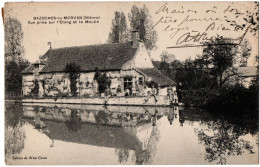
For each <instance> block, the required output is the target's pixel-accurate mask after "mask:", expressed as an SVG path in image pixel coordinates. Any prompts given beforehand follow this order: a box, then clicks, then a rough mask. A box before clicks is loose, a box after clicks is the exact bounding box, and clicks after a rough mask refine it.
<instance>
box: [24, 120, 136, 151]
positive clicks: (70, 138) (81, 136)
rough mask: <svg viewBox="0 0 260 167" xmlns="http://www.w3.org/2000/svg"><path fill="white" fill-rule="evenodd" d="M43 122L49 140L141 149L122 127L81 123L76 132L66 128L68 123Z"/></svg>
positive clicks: (30, 121)
mask: <svg viewBox="0 0 260 167" xmlns="http://www.w3.org/2000/svg"><path fill="white" fill-rule="evenodd" d="M26 121H27V122H29V123H30V124H32V125H34V123H33V120H31V119H26ZM43 122H44V124H45V125H46V126H47V127H46V128H47V130H48V131H49V132H48V133H46V135H47V136H48V137H49V138H50V139H54V140H61V141H66V142H73V143H79V144H87V145H93V146H99V147H110V148H125V149H129V150H135V149H136V147H140V148H141V143H140V141H139V140H138V138H137V137H136V136H133V135H131V134H130V133H127V131H125V130H124V129H123V128H122V127H118V126H105V125H101V126H97V125H96V124H89V123H81V125H80V127H79V128H78V130H77V131H70V130H69V129H68V126H67V124H68V123H69V122H68V123H66V122H58V121H50V120H44V121H43ZM111 136H113V137H111Z"/></svg>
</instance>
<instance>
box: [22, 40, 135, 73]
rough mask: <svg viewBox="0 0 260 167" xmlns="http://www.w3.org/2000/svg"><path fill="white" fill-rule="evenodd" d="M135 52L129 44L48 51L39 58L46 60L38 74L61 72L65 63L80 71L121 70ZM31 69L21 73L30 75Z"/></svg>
mask: <svg viewBox="0 0 260 167" xmlns="http://www.w3.org/2000/svg"><path fill="white" fill-rule="evenodd" d="M136 50H137V48H133V47H132V44H131V43H130V42H127V43H113V44H101V45H88V46H76V47H66V48H58V49H49V50H48V51H47V52H46V53H45V54H44V55H43V56H41V57H40V59H41V60H43V59H46V58H48V59H47V62H46V65H45V66H44V67H43V68H42V70H41V71H40V72H41V73H47V72H63V71H64V70H65V68H66V65H67V63H76V64H77V65H79V66H80V69H81V71H92V70H95V69H96V68H98V69H99V70H116V69H121V67H122V66H123V65H124V64H125V63H126V62H127V61H129V60H131V59H132V58H133V57H134V55H135V53H136ZM31 69H32V67H28V68H27V69H25V70H24V71H23V72H22V73H32V70H31Z"/></svg>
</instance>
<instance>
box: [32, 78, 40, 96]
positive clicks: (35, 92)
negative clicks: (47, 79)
mask: <svg viewBox="0 0 260 167" xmlns="http://www.w3.org/2000/svg"><path fill="white" fill-rule="evenodd" d="M39 87H40V86H39V82H38V80H37V79H35V80H34V87H33V88H32V91H31V93H30V94H31V95H33V96H39Z"/></svg>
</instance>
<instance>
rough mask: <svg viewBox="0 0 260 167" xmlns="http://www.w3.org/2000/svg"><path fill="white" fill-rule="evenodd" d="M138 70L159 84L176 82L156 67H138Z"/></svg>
mask: <svg viewBox="0 0 260 167" xmlns="http://www.w3.org/2000/svg"><path fill="white" fill-rule="evenodd" d="M138 71H139V72H141V73H142V74H144V75H146V76H148V77H151V78H152V80H153V81H155V82H157V83H158V85H159V86H167V85H176V82H174V81H173V80H171V79H170V78H168V77H167V76H166V75H164V74H163V73H161V72H160V71H159V70H158V69H157V68H138Z"/></svg>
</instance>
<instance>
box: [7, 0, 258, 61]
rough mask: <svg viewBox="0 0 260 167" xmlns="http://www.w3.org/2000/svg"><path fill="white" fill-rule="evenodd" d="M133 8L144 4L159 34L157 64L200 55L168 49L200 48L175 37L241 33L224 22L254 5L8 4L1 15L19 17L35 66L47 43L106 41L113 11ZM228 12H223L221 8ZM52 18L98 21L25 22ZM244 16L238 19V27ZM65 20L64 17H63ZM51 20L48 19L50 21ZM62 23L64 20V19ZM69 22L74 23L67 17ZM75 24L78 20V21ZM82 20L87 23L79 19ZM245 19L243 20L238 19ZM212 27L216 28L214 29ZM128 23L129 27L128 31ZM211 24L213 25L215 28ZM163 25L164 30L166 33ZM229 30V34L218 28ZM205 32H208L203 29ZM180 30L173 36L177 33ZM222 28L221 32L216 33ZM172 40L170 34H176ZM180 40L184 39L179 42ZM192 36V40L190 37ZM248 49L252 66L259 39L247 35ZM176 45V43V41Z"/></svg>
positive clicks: (27, 52)
mask: <svg viewBox="0 0 260 167" xmlns="http://www.w3.org/2000/svg"><path fill="white" fill-rule="evenodd" d="M134 4H136V5H137V6H139V7H141V6H142V5H144V4H145V5H146V6H147V8H148V9H149V13H150V14H151V20H152V22H153V26H154V29H155V30H156V32H157V34H158V41H157V49H156V50H153V51H151V57H152V59H154V60H160V54H161V53H162V52H163V51H167V52H168V53H169V54H173V55H175V57H176V59H178V60H181V61H184V60H185V59H187V58H191V59H194V58H195V57H196V55H199V54H202V49H203V47H182V48H171V49H168V48H167V47H171V46H180V45H184V44H194V45H195V44H199V43H200V42H201V41H198V42H187V43H185V42H183V43H181V44H177V41H178V39H184V37H182V36H183V35H185V34H186V33H190V36H192V35H196V34H197V33H200V34H202V33H203V32H206V33H207V34H208V37H211V36H215V35H216V34H219V35H222V36H225V37H228V38H238V37H240V36H241V35H242V34H244V32H245V29H244V30H240V31H233V29H234V27H232V26H230V24H229V23H227V22H226V21H225V18H226V17H227V18H232V17H233V18H234V11H235V10H233V11H232V10H231V9H236V10H239V11H245V10H252V8H253V7H254V6H253V2H167V3H165V2H113V3H112V2H87V3H82V2H81V3H79V2H77V3H76V2H66V3H59V2H58V3H43V2H42V3H32V2H27V3H6V4H5V16H10V17H15V18H17V19H18V20H19V21H20V22H21V24H22V29H23V33H24V38H23V41H22V44H23V46H24V48H25V55H24V56H25V58H26V59H28V60H29V61H30V62H34V61H36V60H37V59H38V57H39V56H41V55H43V54H44V53H45V52H46V51H47V50H48V49H49V47H50V46H49V45H48V42H51V44H52V48H61V47H70V46H82V45H92V44H102V43H106V41H107V39H108V34H109V32H110V29H111V21H112V19H113V18H114V12H115V11H123V12H124V13H125V15H126V16H127V15H128V13H129V12H130V10H131V7H132V6H133V5H134ZM226 9H227V10H228V12H223V11H225V10H226ZM41 16H43V17H44V16H55V17H61V18H64V16H68V17H69V16H82V17H85V18H86V17H87V16H91V17H98V18H99V19H98V20H99V23H92V24H90V23H87V24H86V23H82V24H79V23H77V24H57V23H56V22H55V23H54V24H29V23H28V22H29V21H30V23H32V22H33V21H34V20H33V17H41ZM241 19H242V17H241V18H240V20H239V18H237V19H236V21H237V22H238V23H240V21H241ZM63 20H64V19H63ZM48 21H49V20H47V22H48ZM64 21H65V20H64ZM70 21H75V20H73V19H70ZM78 21H79V20H78ZM83 21H85V20H84V19H83ZM242 21H243V20H242ZM212 24H214V25H212ZM129 26H130V25H129V22H128V27H129ZM213 26H214V27H213ZM166 27H168V28H167V29H166ZM223 27H224V28H225V29H228V28H229V29H230V31H227V30H222V29H223ZM207 28H208V29H207ZM177 29H179V32H177V33H176V30H177ZM219 29H220V30H219ZM175 33H176V35H175V36H173V34H175ZM181 37H182V38H181ZM190 38H191V37H190ZM245 38H246V39H248V40H249V43H250V45H251V47H252V52H251V53H252V56H251V57H250V59H249V65H253V61H254V60H255V59H254V57H255V56H256V55H257V54H258V38H257V36H253V35H252V33H250V32H249V33H247V34H246V36H245ZM179 41H180V40H179Z"/></svg>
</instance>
